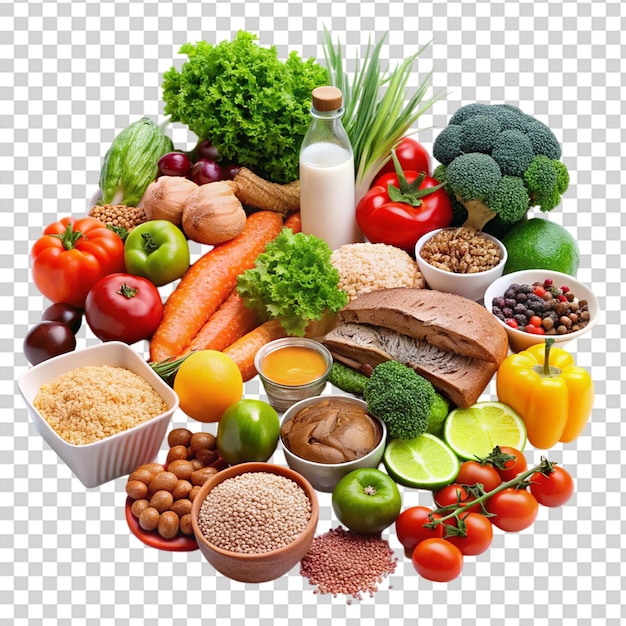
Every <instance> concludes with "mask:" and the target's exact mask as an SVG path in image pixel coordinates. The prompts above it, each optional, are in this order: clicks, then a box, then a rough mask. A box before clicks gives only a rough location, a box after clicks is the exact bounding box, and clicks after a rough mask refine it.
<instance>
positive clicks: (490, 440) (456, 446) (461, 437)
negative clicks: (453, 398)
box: [443, 402, 526, 460]
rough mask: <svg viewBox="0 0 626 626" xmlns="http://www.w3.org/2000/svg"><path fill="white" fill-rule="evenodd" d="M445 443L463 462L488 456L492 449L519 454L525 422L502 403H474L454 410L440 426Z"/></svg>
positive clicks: (523, 443)
mask: <svg viewBox="0 0 626 626" xmlns="http://www.w3.org/2000/svg"><path fill="white" fill-rule="evenodd" d="M443 437H444V439H445V441H446V443H447V444H448V445H449V446H450V447H451V448H452V450H454V452H455V453H456V454H457V456H459V457H460V458H462V459H471V460H475V459H476V457H479V458H481V459H482V458H484V457H486V456H488V455H489V454H490V453H491V452H492V451H493V449H494V447H495V446H511V447H512V448H516V449H517V450H520V451H522V450H523V449H524V446H525V445H526V426H525V424H524V420H522V418H521V417H520V416H519V415H518V414H517V413H516V412H515V411H514V410H513V409H512V408H511V407H510V406H508V405H507V404H503V403H502V402H477V403H476V404H474V405H472V406H470V407H469V408H467V409H453V410H452V411H450V415H448V417H447V418H446V421H445V424H444V427H443Z"/></svg>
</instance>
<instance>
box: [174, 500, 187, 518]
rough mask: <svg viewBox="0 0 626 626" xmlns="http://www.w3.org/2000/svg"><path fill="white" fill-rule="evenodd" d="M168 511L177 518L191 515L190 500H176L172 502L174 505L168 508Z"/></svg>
mask: <svg viewBox="0 0 626 626" xmlns="http://www.w3.org/2000/svg"><path fill="white" fill-rule="evenodd" d="M170 511H174V513H176V515H178V517H182V516H183V515H187V513H191V500H187V498H183V499H182V500H176V502H174V504H172V506H171V507H170Z"/></svg>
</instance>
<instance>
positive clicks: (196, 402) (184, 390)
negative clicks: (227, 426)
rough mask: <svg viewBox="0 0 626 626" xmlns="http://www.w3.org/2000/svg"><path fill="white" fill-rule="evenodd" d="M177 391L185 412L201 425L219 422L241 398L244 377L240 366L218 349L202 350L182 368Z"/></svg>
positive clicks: (175, 379) (176, 381)
mask: <svg viewBox="0 0 626 626" xmlns="http://www.w3.org/2000/svg"><path fill="white" fill-rule="evenodd" d="M174 391H175V392H176V394H177V395H178V399H179V401H180V408H181V410H182V411H183V412H184V413H186V414H187V415H188V416H189V417H191V418H193V419H195V420H197V421H199V422H217V421H219V419H220V417H221V416H222V414H223V413H224V411H225V410H226V409H227V408H228V407H229V406H230V405H231V404H234V403H235V402H237V401H238V400H240V399H241V396H242V395H243V378H242V376H241V371H240V370H239V367H238V366H237V364H236V363H235V361H233V359H231V358H230V357H229V356H227V355H226V354H223V353H222V352H219V351H217V350H198V351H197V352H193V353H192V354H190V355H189V356H188V357H187V358H186V359H185V360H184V361H183V362H182V364H181V365H180V367H179V368H178V372H176V377H175V378H174Z"/></svg>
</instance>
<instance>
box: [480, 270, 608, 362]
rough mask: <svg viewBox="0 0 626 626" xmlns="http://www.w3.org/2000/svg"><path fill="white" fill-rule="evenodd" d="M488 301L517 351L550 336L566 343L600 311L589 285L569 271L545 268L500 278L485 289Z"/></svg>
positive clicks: (588, 327)
mask: <svg viewBox="0 0 626 626" xmlns="http://www.w3.org/2000/svg"><path fill="white" fill-rule="evenodd" d="M484 305H485V307H486V308H487V310H489V311H491V312H492V313H493V314H494V315H495V317H496V319H497V320H498V322H499V323H500V324H502V325H503V326H504V328H505V330H506V332H507V334H508V337H509V346H510V348H511V350H512V351H513V352H520V351H522V350H526V349H527V348H529V347H530V346H532V345H534V344H537V343H542V342H544V341H545V340H546V338H547V337H552V338H553V339H554V341H555V343H557V344H560V346H561V347H563V345H564V344H566V343H569V342H571V341H574V340H576V339H578V338H579V337H581V336H582V335H584V334H585V333H587V332H589V331H590V330H591V329H592V328H593V326H594V325H595V324H596V323H597V321H598V318H599V315H600V307H599V304H598V299H597V297H596V296H595V294H594V293H593V292H592V291H591V289H590V288H589V287H587V286H586V285H584V284H583V283H581V282H579V281H578V280H576V279H575V278H573V277H572V276H570V275H569V274H562V273H560V272H554V271H552V270H543V269H537V270H522V271H519V272H513V273H511V274H505V275H504V276H502V277H500V278H498V279H497V280H495V281H494V282H493V283H492V284H491V285H490V286H489V287H488V288H487V290H486V291H485V296H484Z"/></svg>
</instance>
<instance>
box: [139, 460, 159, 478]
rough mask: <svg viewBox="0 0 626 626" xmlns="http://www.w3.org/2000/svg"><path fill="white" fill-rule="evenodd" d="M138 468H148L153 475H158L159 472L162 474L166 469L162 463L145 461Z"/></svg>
mask: <svg viewBox="0 0 626 626" xmlns="http://www.w3.org/2000/svg"><path fill="white" fill-rule="evenodd" d="M137 469H138V470H140V469H141V470H143V469H145V470H148V471H149V472H150V473H151V474H152V475H153V476H156V475H157V474H160V473H161V472H163V471H164V468H163V466H162V465H161V464H160V463H144V464H143V465H140V466H139V467H138V468H137Z"/></svg>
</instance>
